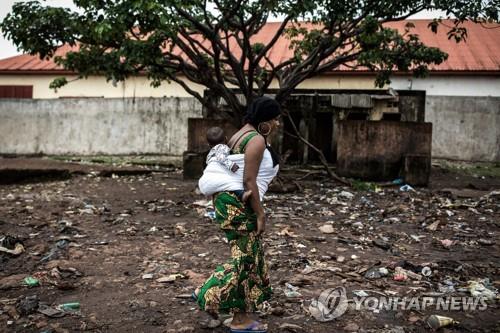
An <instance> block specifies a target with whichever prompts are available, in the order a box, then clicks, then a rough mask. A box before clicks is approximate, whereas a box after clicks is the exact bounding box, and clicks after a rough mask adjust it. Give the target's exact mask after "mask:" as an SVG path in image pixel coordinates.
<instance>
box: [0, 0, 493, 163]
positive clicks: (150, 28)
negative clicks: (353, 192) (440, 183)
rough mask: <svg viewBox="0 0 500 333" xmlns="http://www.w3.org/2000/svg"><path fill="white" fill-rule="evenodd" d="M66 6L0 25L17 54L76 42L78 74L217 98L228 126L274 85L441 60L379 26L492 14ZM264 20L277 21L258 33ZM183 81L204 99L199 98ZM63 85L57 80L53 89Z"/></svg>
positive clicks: (422, 66)
mask: <svg viewBox="0 0 500 333" xmlns="http://www.w3.org/2000/svg"><path fill="white" fill-rule="evenodd" d="M73 2H74V4H75V5H76V6H77V7H78V8H79V10H78V11H77V12H72V11H70V10H68V9H65V8H54V7H48V6H43V5H42V4H41V3H40V2H38V1H29V2H23V3H17V4H15V5H14V7H13V10H12V12H11V13H10V14H8V15H7V17H6V18H5V20H4V21H3V22H2V23H1V25H0V28H1V29H2V30H3V33H4V35H5V36H6V37H7V38H10V39H11V40H12V41H13V42H14V43H15V44H16V45H17V46H18V47H19V49H20V50H22V51H24V52H27V53H30V54H38V55H39V56H40V57H42V58H47V57H52V56H53V55H54V53H55V51H56V50H57V49H58V48H59V47H61V46H62V45H65V44H67V45H70V46H74V47H75V49H74V51H72V52H68V53H67V54H66V55H65V56H63V57H56V58H55V61H56V62H57V63H59V64H60V65H62V66H63V67H64V68H65V69H68V70H71V71H74V72H76V73H78V75H79V77H82V78H84V77H87V76H89V75H104V76H105V77H106V78H107V80H110V81H122V80H125V79H127V78H128V77H130V76H133V75H139V74H140V75H144V74H145V75H147V76H148V78H149V79H150V80H151V82H152V85H154V86H159V85H160V84H161V83H162V82H163V81H174V82H177V83H178V84H180V85H181V86H182V87H183V88H184V89H185V90H186V91H187V92H189V93H190V94H191V95H193V96H194V97H196V98H197V99H198V100H199V101H200V102H201V103H202V104H203V105H204V106H205V107H206V108H208V109H210V110H215V111H217V110H218V105H217V99H214V98H212V97H213V96H217V97H219V98H222V99H223V100H224V101H225V103H226V104H227V105H228V106H229V110H230V111H232V112H229V116H230V117H231V118H232V120H233V122H234V123H235V124H240V123H241V122H242V116H243V114H244V112H245V109H246V105H247V104H249V103H250V102H251V101H252V99H253V98H254V97H255V96H259V95H262V94H264V93H266V91H268V89H269V87H270V85H271V83H272V82H273V80H275V81H277V83H278V89H277V91H275V93H276V99H277V100H278V101H279V102H281V103H282V102H283V101H285V100H286V98H287V97H288V96H289V95H290V94H291V93H292V92H293V90H294V89H295V88H296V87H297V85H299V84H300V83H301V82H303V81H304V80H306V79H308V78H311V77H314V76H316V75H319V74H322V73H325V72H329V71H332V70H335V69H336V68H338V67H339V66H349V67H356V66H365V67H367V68H369V69H373V70H375V73H376V74H377V80H376V83H377V84H378V85H379V86H381V85H383V84H384V83H387V82H388V80H389V76H390V74H391V73H392V72H393V71H395V70H398V71H408V72H413V73H414V74H415V75H423V74H425V73H426V70H427V66H428V65H429V64H439V63H441V62H442V61H444V60H445V59H446V56H447V55H446V54H445V53H443V52H442V51H440V50H439V49H437V48H434V47H427V46H425V45H424V44H422V42H421V41H420V40H419V38H418V36H417V35H415V34H412V33H411V31H412V30H411V28H412V26H411V24H408V25H407V26H406V29H405V30H404V31H397V30H393V29H390V28H388V27H386V26H384V23H387V22H393V21H400V20H404V19H405V18H407V17H409V16H410V15H413V14H415V13H418V12H420V11H423V10H433V9H437V10H445V11H446V14H447V15H448V16H452V17H454V18H455V25H454V26H453V27H451V28H450V27H448V29H449V31H448V34H449V36H450V38H455V39H457V40H460V39H462V38H464V37H466V31H465V30H464V29H463V28H462V27H460V23H461V22H463V21H464V20H467V19H470V20H474V21H479V22H485V21H488V20H491V19H492V20H494V21H498V11H499V8H498V7H499V6H498V0H486V1H484V0H358V1H356V0H350V1H347V0H279V1H278V0H260V1H255V0H246V1H243V0H73ZM270 16H275V17H279V18H281V19H282V21H281V23H278V24H275V25H274V27H275V28H274V30H269V29H267V30H266V33H265V34H264V33H263V31H262V30H263V28H264V27H265V26H266V22H267V21H268V18H269V17H270ZM438 26H439V21H435V22H433V24H430V26H429V28H430V29H433V30H434V31H435V30H436V29H437V27H438ZM259 34H260V35H259ZM257 35H259V38H256V36H257ZM264 35H265V36H264ZM280 38H287V39H289V41H290V48H291V52H290V57H289V58H285V59H279V61H276V60H273V57H272V56H271V55H270V54H271V51H272V48H273V46H274V45H275V44H276V42H277V41H278V40H279V39H280ZM263 40H264V42H262V41H263ZM189 81H191V82H194V83H197V84H200V85H202V86H205V87H206V88H208V90H209V91H210V92H211V94H200V93H199V92H197V91H196V90H194V89H193V88H192V85H190V84H189ZM66 82H67V81H66V79H64V78H59V79H57V80H55V81H54V82H53V83H52V86H53V87H55V88H57V87H60V86H62V85H64V84H65V83H66ZM238 95H243V96H244V98H238V97H239V96H238ZM290 119H291V118H290ZM292 124H293V122H292ZM294 128H295V126H294ZM296 133H297V134H298V131H297V130H296ZM298 136H299V138H300V139H301V140H302V141H304V142H305V143H306V144H308V145H310V144H309V143H308V142H307V141H306V140H305V139H304V138H301V137H300V135H298ZM310 147H311V148H313V149H315V148H314V147H312V146H310ZM315 150H316V151H317V152H318V153H319V155H320V159H322V160H323V162H324V163H325V164H326V161H325V160H324V157H322V154H321V152H320V151H319V150H317V149H315ZM327 170H328V168H327Z"/></svg>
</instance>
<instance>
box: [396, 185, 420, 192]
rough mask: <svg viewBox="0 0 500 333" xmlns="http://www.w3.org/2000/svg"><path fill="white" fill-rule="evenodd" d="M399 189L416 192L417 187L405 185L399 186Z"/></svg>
mask: <svg viewBox="0 0 500 333" xmlns="http://www.w3.org/2000/svg"><path fill="white" fill-rule="evenodd" d="M399 190H400V191H401V192H410V191H411V192H416V191H415V189H414V188H413V187H411V186H410V185H403V186H401V187H400V188H399Z"/></svg>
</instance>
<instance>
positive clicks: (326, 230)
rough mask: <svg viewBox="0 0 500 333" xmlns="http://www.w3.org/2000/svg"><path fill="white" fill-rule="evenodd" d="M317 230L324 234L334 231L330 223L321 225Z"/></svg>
mask: <svg viewBox="0 0 500 333" xmlns="http://www.w3.org/2000/svg"><path fill="white" fill-rule="evenodd" d="M319 230H320V231H321V232H322V233H324V234H333V233H334V232H335V229H333V227H332V225H331V224H325V225H322V226H321V227H319Z"/></svg>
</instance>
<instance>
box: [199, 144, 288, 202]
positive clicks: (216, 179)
mask: <svg viewBox="0 0 500 333" xmlns="http://www.w3.org/2000/svg"><path fill="white" fill-rule="evenodd" d="M228 159H229V160H231V161H232V162H234V163H236V164H238V166H239V169H238V170H237V171H236V172H231V171H229V170H228V169H226V168H225V167H224V166H222V165H221V164H219V163H210V164H208V165H207V167H206V168H205V170H204V171H203V176H201V178H200V180H199V181H198V186H199V188H200V191H201V193H203V194H204V195H212V194H214V193H217V192H222V191H237V190H243V170H244V168H245V154H234V155H229V156H228ZM278 170H279V165H276V166H275V167H273V159H272V157H271V153H270V152H269V150H268V149H265V150H264V155H263V156H262V161H261V162H260V167H259V172H258V173H257V187H258V189H259V198H260V200H261V201H262V200H263V198H264V194H265V193H266V192H267V189H268V187H269V183H271V181H272V180H273V178H274V177H276V175H277V174H278Z"/></svg>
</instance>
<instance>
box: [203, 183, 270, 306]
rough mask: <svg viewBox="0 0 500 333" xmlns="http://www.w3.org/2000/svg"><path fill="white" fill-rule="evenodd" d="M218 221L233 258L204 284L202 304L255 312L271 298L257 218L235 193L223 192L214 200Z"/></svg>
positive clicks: (218, 267) (216, 270) (219, 267)
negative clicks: (258, 234)
mask: <svg viewBox="0 0 500 333" xmlns="http://www.w3.org/2000/svg"><path fill="white" fill-rule="evenodd" d="M214 205H215V220H216V221H217V223H218V224H219V225H220V228H221V229H222V231H223V232H224V233H225V236H226V237H227V240H228V242H229V246H230V249H231V258H230V259H229V260H228V261H227V262H226V263H225V264H223V265H219V266H217V268H216V269H215V272H214V273H213V274H212V275H211V276H210V277H209V278H208V280H207V281H205V283H204V284H203V285H202V286H201V289H200V292H199V294H198V305H199V306H200V308H201V309H202V310H205V311H207V312H209V313H213V314H219V313H231V312H254V311H256V310H257V309H258V306H259V305H260V304H261V303H262V302H264V301H266V300H268V299H269V298H270V297H271V293H272V291H271V287H270V285H269V278H268V273H267V265H266V263H265V261H264V250H263V248H262V240H261V237H259V236H257V217H256V215H255V213H254V211H253V210H252V208H251V207H250V205H245V204H244V203H242V202H241V201H240V200H239V199H238V197H237V196H236V195H235V194H233V193H232V192H220V193H218V194H217V195H216V197H215V200H214Z"/></svg>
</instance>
